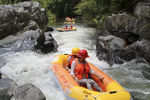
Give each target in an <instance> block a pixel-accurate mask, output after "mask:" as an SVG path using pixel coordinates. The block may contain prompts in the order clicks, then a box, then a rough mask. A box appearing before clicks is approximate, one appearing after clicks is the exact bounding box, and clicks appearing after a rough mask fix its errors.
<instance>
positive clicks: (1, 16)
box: [0, 2, 48, 39]
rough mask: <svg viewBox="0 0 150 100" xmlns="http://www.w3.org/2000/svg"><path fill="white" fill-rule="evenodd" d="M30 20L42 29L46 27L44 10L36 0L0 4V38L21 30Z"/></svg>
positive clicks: (46, 21) (46, 18)
mask: <svg viewBox="0 0 150 100" xmlns="http://www.w3.org/2000/svg"><path fill="white" fill-rule="evenodd" d="M31 21H34V22H36V23H37V24H38V26H39V27H40V28H41V29H42V30H45V29H46V27H47V23H48V17H47V13H46V10H45V9H44V8H41V7H40V4H39V3H38V2H23V3H19V4H12V5H0V39H2V38H5V37H6V36H8V35H11V34H15V33H17V32H19V31H22V30H23V29H24V28H25V27H26V26H28V25H31V23H30V22H31ZM33 26H35V25H33ZM31 29H35V28H33V27H32V28H31Z"/></svg>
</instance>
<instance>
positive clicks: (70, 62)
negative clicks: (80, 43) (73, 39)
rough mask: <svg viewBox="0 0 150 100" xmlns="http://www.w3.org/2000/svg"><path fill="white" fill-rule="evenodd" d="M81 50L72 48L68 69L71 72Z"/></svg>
mask: <svg viewBox="0 0 150 100" xmlns="http://www.w3.org/2000/svg"><path fill="white" fill-rule="evenodd" d="M79 50H80V49H79V48H76V47H75V48H72V53H71V54H70V55H69V56H68V59H67V66H66V69H67V70H68V71H70V69H71V64H72V61H73V60H74V59H75V58H77V57H78V52H79Z"/></svg>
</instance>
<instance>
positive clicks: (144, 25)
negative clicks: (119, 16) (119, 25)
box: [134, 3, 150, 41]
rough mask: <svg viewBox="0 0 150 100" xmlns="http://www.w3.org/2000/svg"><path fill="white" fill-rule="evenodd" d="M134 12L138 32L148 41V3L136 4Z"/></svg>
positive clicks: (149, 20) (149, 32) (149, 27)
mask: <svg viewBox="0 0 150 100" xmlns="http://www.w3.org/2000/svg"><path fill="white" fill-rule="evenodd" d="M134 14H135V15H136V16H137V17H138V18H139V24H138V28H139V31H138V34H139V35H140V36H141V37H142V38H145V39H147V40H149V41H150V3H139V4H137V6H136V8H135V10H134Z"/></svg>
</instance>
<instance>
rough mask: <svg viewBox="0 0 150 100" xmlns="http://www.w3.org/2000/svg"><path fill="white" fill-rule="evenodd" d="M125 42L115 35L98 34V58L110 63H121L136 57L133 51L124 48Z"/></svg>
mask: <svg viewBox="0 0 150 100" xmlns="http://www.w3.org/2000/svg"><path fill="white" fill-rule="evenodd" d="M125 45H126V42H125V40H124V39H121V38H119V37H116V36H112V35H108V36H99V38H98V41H97V44H96V53H97V56H98V58H99V60H105V61H107V62H108V63H109V64H110V65H112V64H114V63H117V64H122V63H124V62H126V61H130V60H132V59H134V58H136V55H135V53H134V51H132V50H129V49H126V48H125Z"/></svg>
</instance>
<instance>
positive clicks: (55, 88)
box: [0, 25, 150, 100]
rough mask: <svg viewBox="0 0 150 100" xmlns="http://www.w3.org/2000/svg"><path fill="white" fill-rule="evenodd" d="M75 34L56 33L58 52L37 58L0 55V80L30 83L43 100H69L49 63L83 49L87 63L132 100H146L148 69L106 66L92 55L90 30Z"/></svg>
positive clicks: (29, 54)
mask: <svg viewBox="0 0 150 100" xmlns="http://www.w3.org/2000/svg"><path fill="white" fill-rule="evenodd" d="M75 27H76V28H77V31H72V32H58V31H57V30H56V29H55V31H54V32H52V36H53V37H54V39H55V40H56V41H57V43H58V46H59V48H58V52H52V53H49V54H45V55H43V54H38V53H36V52H33V51H30V50H29V51H22V52H8V53H5V54H1V55H0V61H1V64H0V65H1V66H2V68H1V72H2V73H3V77H9V78H11V79H13V80H14V81H15V82H16V83H17V84H18V85H23V84H25V83H32V84H34V85H35V86H37V87H38V88H40V90H41V91H42V92H43V93H44V95H45V96H46V99H47V100H72V99H71V98H69V97H68V96H66V95H65V93H64V92H63V90H62V88H61V86H60V84H59V82H58V81H57V79H56V77H55V75H54V73H53V71H52V70H51V69H50V66H51V64H50V62H51V61H52V59H53V58H54V56H55V55H57V54H66V53H67V54H70V53H71V49H72V48H73V47H79V48H81V49H86V50H87V51H88V53H89V56H90V57H89V58H88V59H87V60H88V61H90V62H92V63H93V64H94V65H95V66H97V67H98V68H100V69H101V70H103V71H104V72H105V73H107V74H108V75H110V76H111V77H113V78H114V79H115V80H117V81H118V82H119V83H120V84H121V85H122V86H123V87H125V88H126V89H127V90H128V91H130V92H131V93H132V95H133V98H134V100H150V80H148V79H146V78H145V77H144V76H143V71H144V70H146V69H150V66H148V65H146V64H142V63H137V62H136V60H135V61H131V62H128V63H125V64H123V65H113V66H112V67H111V68H110V66H109V65H108V64H107V63H106V62H104V61H99V60H98V58H97V57H96V53H95V41H94V38H93V36H94V35H95V33H96V30H95V29H94V28H90V27H85V26H81V25H77V26H75Z"/></svg>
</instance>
